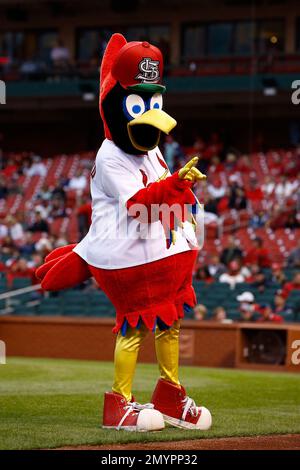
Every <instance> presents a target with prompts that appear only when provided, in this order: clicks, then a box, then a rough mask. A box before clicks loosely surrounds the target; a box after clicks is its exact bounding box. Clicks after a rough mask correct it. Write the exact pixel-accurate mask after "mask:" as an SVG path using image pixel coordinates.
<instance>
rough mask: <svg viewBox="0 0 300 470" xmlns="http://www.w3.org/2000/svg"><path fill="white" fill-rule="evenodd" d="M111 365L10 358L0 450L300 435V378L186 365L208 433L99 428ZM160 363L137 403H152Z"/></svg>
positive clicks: (2, 370)
mask: <svg viewBox="0 0 300 470" xmlns="http://www.w3.org/2000/svg"><path fill="white" fill-rule="evenodd" d="M112 373H113V367H112V364H111V363H101V362H96V361H73V360H55V359H25V358H8V362H7V364H6V365H0V449H32V448H47V447H58V446H63V445H67V444H70V445H79V444H106V443H116V442H121V443H126V442H138V441H143V442H145V441H167V440H177V439H196V438H205V437H221V436H222V437H223V436H250V435H258V434H279V433H300V375H296V374H274V373H265V372H246V371H236V370H225V369H202V368H193V367H182V368H181V379H182V382H183V383H184V384H185V386H186V387H187V389H188V392H189V394H190V395H191V396H192V397H193V398H194V399H196V400H197V402H198V403H201V402H202V403H203V404H205V406H207V407H208V408H209V409H210V410H211V412H212V415H213V427H212V429H211V430H210V431H208V432H199V431H183V430H179V429H176V428H171V427H168V428H166V429H165V430H164V431H162V432H160V433H152V434H151V433H141V434H138V433H128V432H124V431H120V432H117V431H107V430H102V429H101V413H102V399H103V392H104V391H105V390H108V389H109V388H110V385H111V382H112ZM156 379H157V368H156V366H155V365H144V364H143V365H139V366H138V368H137V373H136V380H135V383H134V392H135V395H136V399H137V400H138V401H140V402H146V401H149V400H150V397H151V392H152V389H153V387H154V385H155V382H156Z"/></svg>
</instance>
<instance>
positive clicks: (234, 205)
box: [228, 183, 247, 211]
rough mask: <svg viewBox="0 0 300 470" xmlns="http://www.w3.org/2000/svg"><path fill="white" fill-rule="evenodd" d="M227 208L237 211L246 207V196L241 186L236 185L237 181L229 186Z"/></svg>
mask: <svg viewBox="0 0 300 470" xmlns="http://www.w3.org/2000/svg"><path fill="white" fill-rule="evenodd" d="M228 205H229V208H230V209H235V210H237V211H240V210H243V209H246V208H247V198H246V194H245V191H244V189H243V188H241V187H240V186H238V184H237V183H234V184H232V185H230V187H229V204H228Z"/></svg>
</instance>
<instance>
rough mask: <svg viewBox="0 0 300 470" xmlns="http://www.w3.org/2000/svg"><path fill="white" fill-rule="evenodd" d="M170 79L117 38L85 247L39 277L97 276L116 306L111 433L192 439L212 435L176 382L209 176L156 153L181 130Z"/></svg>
mask: <svg viewBox="0 0 300 470" xmlns="http://www.w3.org/2000/svg"><path fill="white" fill-rule="evenodd" d="M162 72H163V59H162V56H161V52H160V51H159V49H157V48H156V47H154V46H152V45H150V44H149V43H147V42H129V43H127V42H126V40H125V38H124V37H123V36H121V35H120V34H114V35H113V36H112V38H111V40H110V41H109V43H108V46H107V49H106V51H105V54H104V57H103V61H102V65H101V73H100V114H101V117H102V120H103V123H104V131H105V137H106V138H105V140H104V142H103V144H102V146H101V147H100V149H99V151H98V154H97V157H96V162H95V165H94V168H93V170H92V173H91V195H92V224H91V227H90V230H89V232H88V234H87V235H86V237H85V238H84V239H83V240H82V241H81V242H80V243H79V244H77V245H69V246H67V247H63V248H58V249H56V250H54V251H53V252H52V253H50V255H48V256H47V258H46V262H45V264H44V265H42V266H41V267H40V268H39V269H38V270H37V277H38V278H39V279H40V280H41V284H42V287H43V288H44V289H46V290H60V289H65V288H68V287H73V286H74V285H77V284H79V283H81V282H83V281H85V280H86V279H88V278H89V277H91V276H93V277H94V278H95V279H96V281H97V283H98V284H99V286H100V288H101V289H102V290H103V291H104V292H105V293H106V295H107V297H108V298H109V299H110V300H111V302H112V303H113V305H114V306H115V309H116V326H115V328H114V330H113V331H114V332H115V333H118V336H117V341H116V349H115V381H114V385H113V389H112V392H107V393H106V394H105V403H104V414H103V425H104V427H112V428H116V429H128V430H138V431H142V430H148V431H149V430H157V429H162V428H163V427H164V420H165V421H166V422H168V423H170V424H172V425H174V426H178V427H183V428H186V429H208V428H209V427H210V425H211V416H210V413H209V411H208V410H207V409H206V408H204V407H198V406H196V404H195V403H194V401H193V400H191V399H190V398H189V397H187V395H186V393H185V390H184V388H183V387H182V386H181V384H180V382H179V379H178V338H179V322H180V319H181V318H182V317H183V316H184V310H185V308H187V307H193V306H194V305H195V302H196V298H195V293H194V290H193V287H192V271H193V265H194V262H195V258H196V256H197V249H195V245H196V241H195V235H194V231H193V229H191V227H192V228H193V223H194V221H195V219H194V218H193V212H194V208H195V205H196V204H197V201H196V198H195V196H194V194H193V193H192V191H191V187H192V185H193V183H194V182H196V181H198V180H200V179H202V178H205V176H204V175H202V174H201V173H200V172H199V171H198V170H197V169H196V168H195V165H196V163H197V159H192V160H191V161H190V162H189V163H188V164H187V165H186V166H185V167H184V168H183V169H181V170H180V171H179V172H176V173H175V174H173V175H171V174H170V172H169V170H168V167H167V165H166V162H165V161H164V158H163V156H162V154H161V152H160V150H159V148H158V147H157V144H158V141H159V138H160V133H161V131H163V132H165V133H169V131H170V130H171V129H172V128H173V127H174V126H175V125H176V121H175V120H174V119H173V118H171V117H170V116H169V115H168V114H167V113H165V112H164V111H163V110H162V93H163V91H164V89H165V87H164V86H163V85H162V84H161V80H162ZM170 209H171V210H170ZM191 232H192V234H191ZM193 237H194V238H193ZM148 330H152V331H155V344H156V353H157V358H158V363H159V369H160V379H159V381H158V384H157V387H156V389H155V391H154V394H153V397H152V403H150V404H146V405H140V404H139V403H136V402H135V401H134V400H133V398H132V394H131V386H132V379H133V375H134V370H135V365H136V361H137V355H138V351H139V347H140V344H141V342H142V340H143V338H144V337H145V335H146V334H147V331H148Z"/></svg>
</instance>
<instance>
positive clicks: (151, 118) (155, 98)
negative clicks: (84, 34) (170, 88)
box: [99, 34, 176, 155]
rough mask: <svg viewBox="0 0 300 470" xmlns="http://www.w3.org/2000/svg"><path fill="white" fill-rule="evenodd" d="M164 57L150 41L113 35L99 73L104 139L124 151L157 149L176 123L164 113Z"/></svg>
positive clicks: (139, 152)
mask: <svg viewBox="0 0 300 470" xmlns="http://www.w3.org/2000/svg"><path fill="white" fill-rule="evenodd" d="M162 73H163V58H162V55H161V52H160V50H159V49H157V47H155V46H152V45H151V44H149V43H148V42H145V41H144V42H137V41H133V42H126V39H125V38H124V37H123V36H122V35H121V34H114V35H113V36H112V37H111V39H110V41H109V43H108V45H107V48H106V50H105V53H104V56H103V60H102V64H101V70H100V103H99V105H100V114H101V117H102V120H103V123H104V132H105V137H106V138H108V139H110V140H113V141H114V142H115V144H116V145H117V146H118V147H120V148H121V149H122V150H123V151H124V152H126V153H129V154H135V155H138V154H141V153H144V152H146V151H148V150H151V149H153V148H154V147H156V146H157V144H158V142H159V139H160V134H161V132H164V133H166V134H168V133H169V132H170V131H171V130H172V129H173V127H175V126H176V121H175V119H173V118H172V117H171V116H169V115H168V114H167V113H165V112H164V111H163V110H162V105H163V98H162V94H163V92H164V91H165V87H164V86H163V85H162V84H161V81H162Z"/></svg>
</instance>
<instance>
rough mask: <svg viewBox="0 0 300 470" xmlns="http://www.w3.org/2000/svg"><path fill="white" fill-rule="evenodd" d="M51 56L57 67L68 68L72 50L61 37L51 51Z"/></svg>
mask: <svg viewBox="0 0 300 470" xmlns="http://www.w3.org/2000/svg"><path fill="white" fill-rule="evenodd" d="M50 58H51V60H52V63H53V66H54V67H55V68H56V69H66V68H68V66H69V65H70V51H69V49H68V48H67V47H66V46H65V44H64V41H63V40H62V39H61V38H59V39H58V40H57V43H56V45H55V46H54V47H53V48H52V50H51V52H50Z"/></svg>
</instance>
